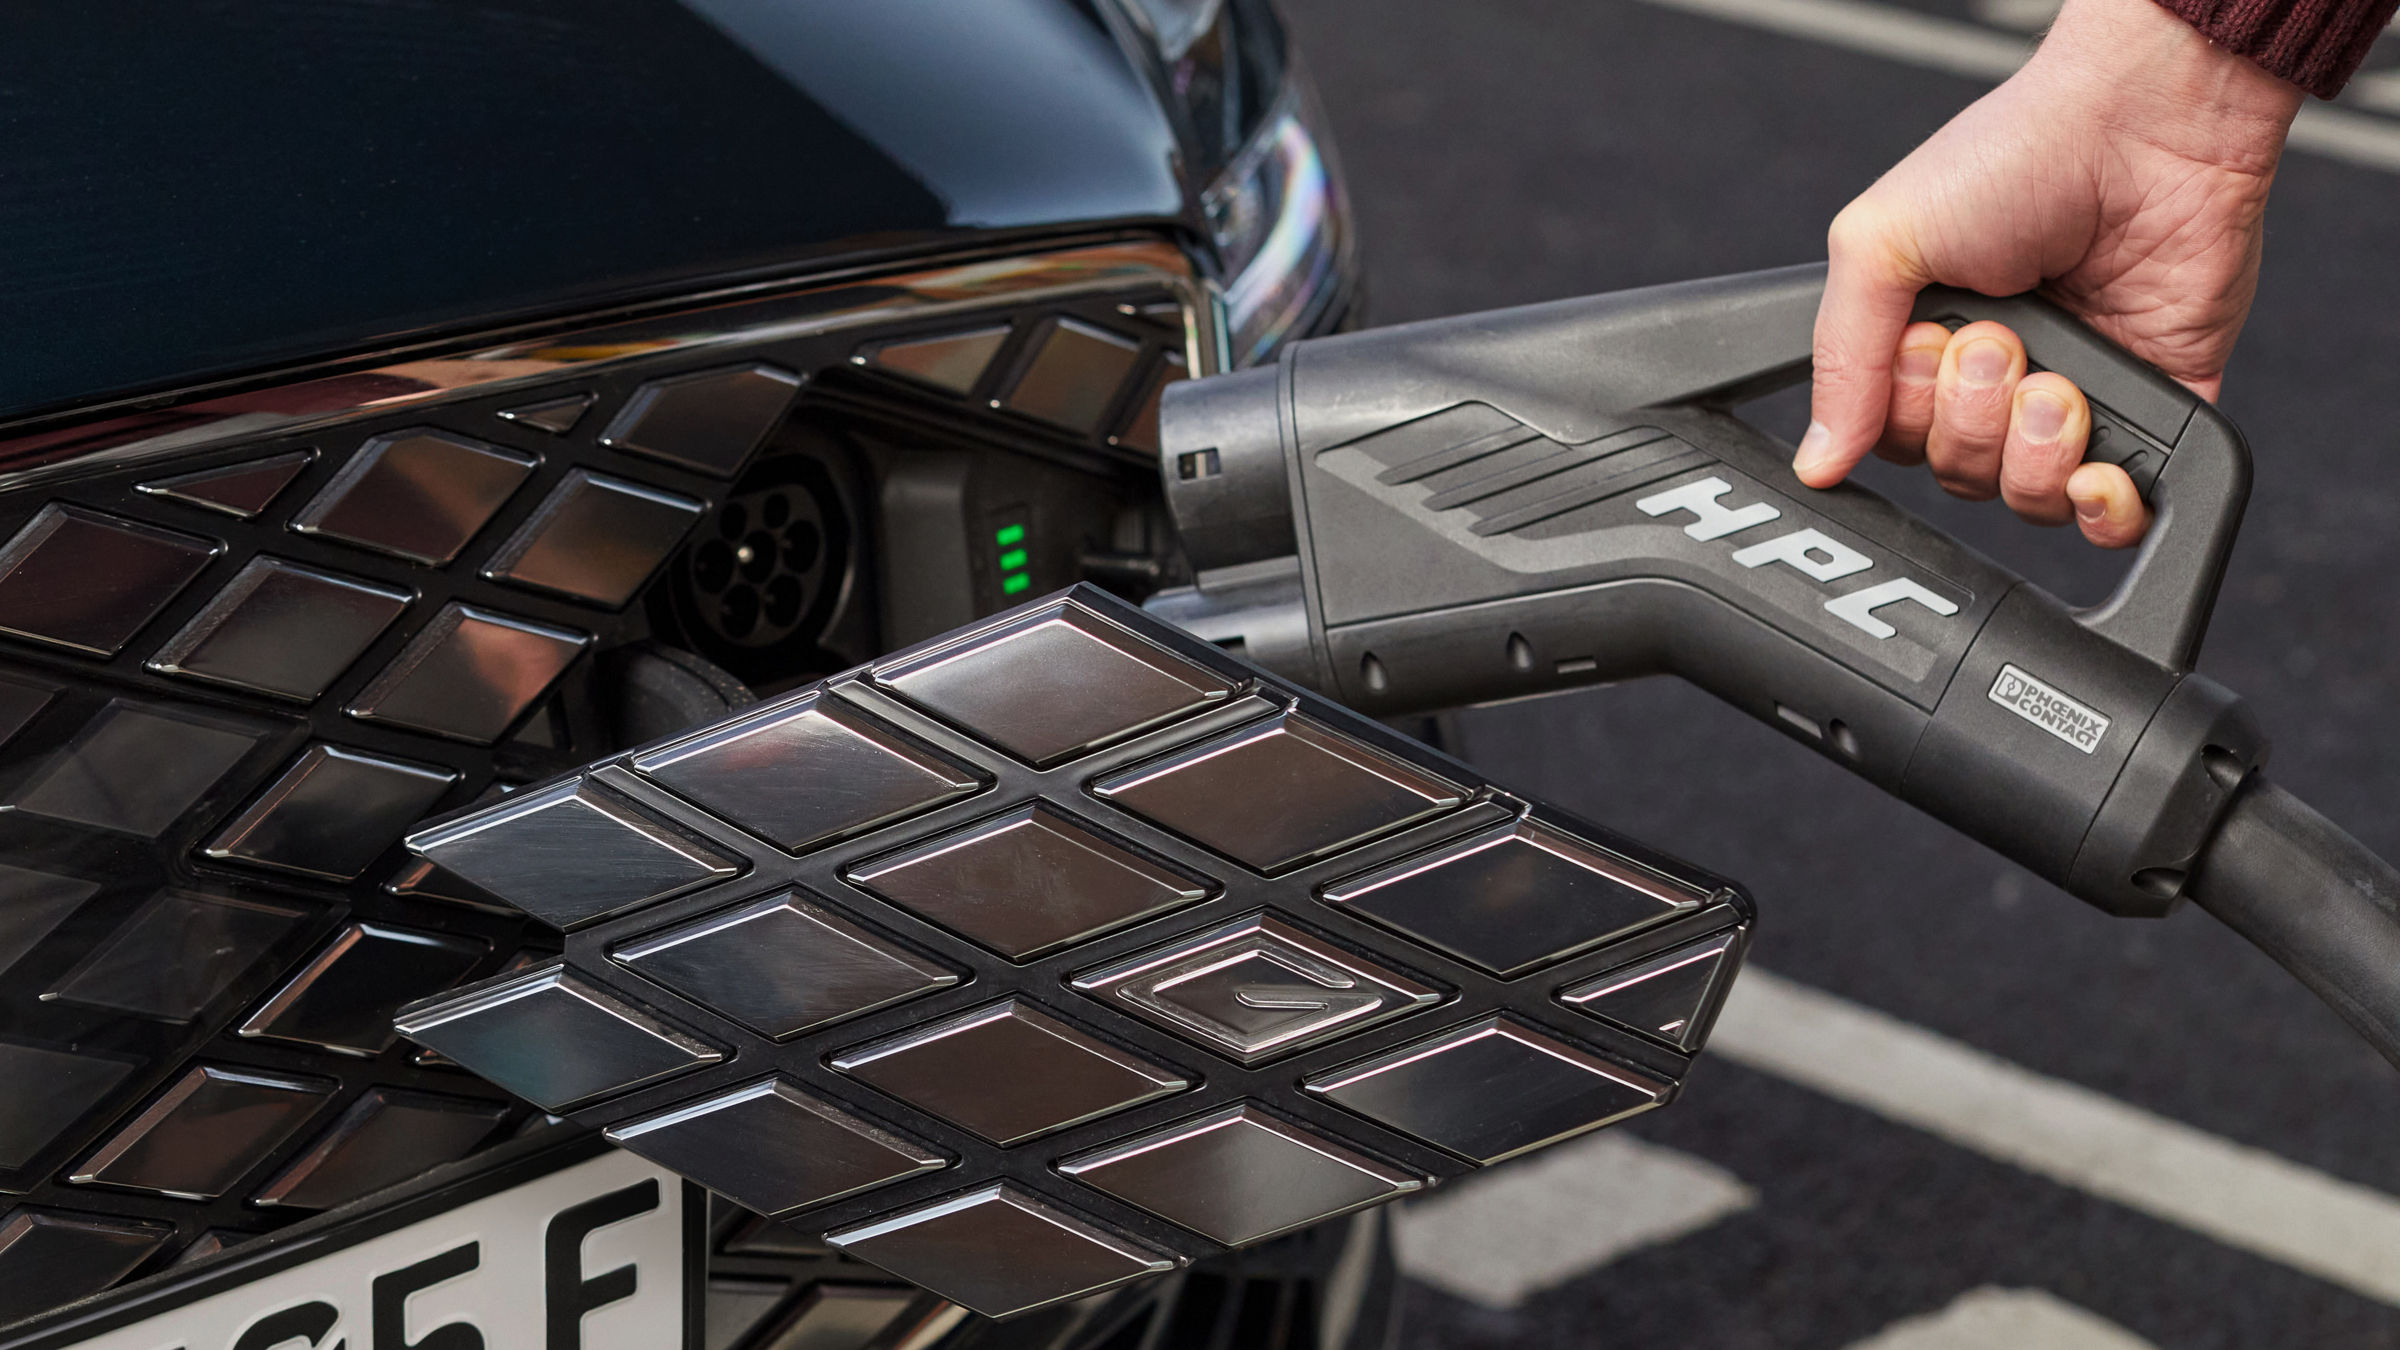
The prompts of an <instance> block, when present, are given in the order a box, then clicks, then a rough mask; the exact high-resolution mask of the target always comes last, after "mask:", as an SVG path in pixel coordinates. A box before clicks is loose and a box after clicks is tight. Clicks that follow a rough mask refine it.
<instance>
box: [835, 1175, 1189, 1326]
mask: <svg viewBox="0 0 2400 1350" xmlns="http://www.w3.org/2000/svg"><path fill="white" fill-rule="evenodd" d="M825 1236H826V1241H828V1242H831V1243H833V1244H834V1245H835V1246H836V1247H839V1248H841V1249H842V1251H844V1252H845V1253H847V1254H849V1255H851V1256H855V1257H857V1258H859V1259H860V1260H863V1261H871V1262H873V1263H874V1264H876V1265H878V1266H881V1267H883V1268H884V1269H885V1270H888V1271H890V1272H891V1273H893V1274H894V1275H897V1276H899V1277H900V1278H901V1279H904V1280H907V1281H910V1282H911V1283H914V1284H920V1285H923V1286H924V1287H926V1288H927V1289H930V1290H932V1291H933V1292H934V1293H936V1294H939V1295H941V1296H942V1297H943V1298H946V1299H948V1300H950V1301H951V1302H953V1303H961V1304H964V1305H966V1306H967V1307H968V1308H970V1309H972V1310H974V1311H976V1312H979V1313H982V1314H983V1315H984V1316H986V1317H1006V1316H1009V1315H1010V1314H1012V1313H1020V1312H1027V1311H1030V1310H1032V1309H1034V1308H1039V1307H1043V1306H1046V1305H1048V1304H1052V1303H1058V1302H1062V1301H1064V1300H1066V1299H1070V1298H1078V1297H1082V1296H1084V1295H1088V1294H1096V1293H1099V1292H1100V1291H1102V1290H1104V1289H1112V1288H1115V1287H1116V1286H1117V1285H1120V1284H1123V1283H1125V1282H1127V1281H1128V1280H1137V1279H1140V1278H1141V1277H1142V1276H1144V1275H1156V1274H1159V1273H1161V1272H1163V1271H1168V1270H1172V1269H1174V1268H1175V1266H1176V1264H1177V1262H1176V1261H1175V1259H1174V1258H1173V1257H1171V1256H1168V1255H1167V1254H1166V1253H1164V1252H1160V1251H1158V1250H1156V1249H1154V1248H1152V1247H1150V1246H1149V1245H1147V1244H1145V1243H1143V1242H1141V1241H1140V1240H1139V1239H1136V1238H1134V1237H1132V1236H1130V1235H1128V1234H1124V1233H1118V1232H1113V1231H1111V1230H1109V1229H1106V1228H1103V1227H1101V1226H1100V1225H1099V1224H1096V1223H1094V1222H1092V1221H1091V1220H1089V1219H1085V1218H1081V1217H1079V1216H1076V1215H1071V1214H1068V1213H1066V1212H1065V1211H1064V1210H1061V1209H1059V1208H1057V1207H1056V1206H1054V1205H1052V1204H1051V1203H1050V1202H1048V1201H1045V1200H1042V1199H1039V1198H1036V1197H1035V1196H1034V1195H1032V1194H1031V1193H1029V1192H1027V1191H1024V1190H1021V1189H1019V1188H1018V1187H1015V1186H1011V1185H999V1186H986V1187H983V1188H982V1189H980V1190H975V1191H970V1192H968V1193H967V1194H965V1195H961V1196H957V1197H955V1198H952V1199H949V1200H941V1201H936V1202H935V1203H933V1204H930V1205H923V1206H919V1207H918V1208H915V1209H911V1210H907V1211H904V1212H902V1213H899V1214H893V1215H887V1216H885V1217H884V1218H881V1219H877V1220H873V1221H871V1222H868V1223H864V1224H860V1225H858V1226H857V1227H854V1228H851V1229H848V1230H845V1231H843V1232H839V1233H828V1234H826V1235H825Z"/></svg>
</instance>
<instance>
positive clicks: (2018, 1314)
mask: <svg viewBox="0 0 2400 1350" xmlns="http://www.w3.org/2000/svg"><path fill="white" fill-rule="evenodd" d="M2036 1347H2039V1350H2158V1347H2157V1346H2155V1345H2152V1344H2151V1343H2150V1342H2148V1341H2145V1340H2143V1339H2142V1338H2141V1337H2139V1336H2136V1335H2134V1334H2133V1333H2132V1332H2130V1331H2127V1330H2126V1329H2125V1328H2123V1327H2121V1326H2118V1325H2117V1324H2116V1323H2114V1322H2111V1321H2109V1320H2108V1319H2107V1318H2105V1317H2101V1316H2099V1315H2097V1314H2095V1313H2090V1312H2086V1311H2084V1310H2083V1309H2081V1308H2078V1307H2076V1306H2075V1305H2074V1304H2072V1303H2069V1302H2067V1301H2066V1300H2065V1299H2062V1298H2059V1297H2057V1296H2056V1295H2054V1294H2045V1293H2043V1292H2042V1291H2041V1290H2039V1289H2000V1288H1996V1287H1992V1286H1986V1287H1984V1288H1982V1289H1970V1290H1968V1291H1967V1292H1966V1293H1963V1294H1961V1295H1959V1296H1958V1298H1957V1299H1955V1300H1954V1301H1952V1303H1951V1304H1950V1306H1949V1307H1946V1308H1944V1309H1942V1310H1941V1311H1940V1312H1935V1313H1927V1314H1926V1315H1924V1316H1923V1317H1911V1318H1909V1319H1908V1320H1907V1321H1905V1322H1894V1323H1893V1324H1891V1325H1890V1326H1888V1327H1885V1328H1884V1329H1883V1330H1881V1331H1879V1332H1877V1333H1875V1334H1874V1335H1872V1336H1869V1337H1868V1338H1866V1339H1865V1340H1863V1341H1859V1342H1857V1343H1856V1344H1853V1345H1852V1346H1851V1347H1850V1350H2035V1348H2036Z"/></svg>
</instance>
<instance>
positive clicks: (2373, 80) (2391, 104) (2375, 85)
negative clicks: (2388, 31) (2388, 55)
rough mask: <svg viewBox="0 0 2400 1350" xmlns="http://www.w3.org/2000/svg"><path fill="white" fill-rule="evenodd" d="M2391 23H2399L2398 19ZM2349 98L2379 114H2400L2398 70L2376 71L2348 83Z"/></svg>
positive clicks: (2399, 78) (2399, 76)
mask: <svg viewBox="0 0 2400 1350" xmlns="http://www.w3.org/2000/svg"><path fill="white" fill-rule="evenodd" d="M2393 22H2395V23H2400V19H2396V20H2394V21H2393ZM2350 97H2352V98H2354V99H2356V100H2358V101H2359V103H2361V104H2363V105H2364V106H2366V107H2369V108H2373V109H2374V110H2375V111H2377V112H2381V113H2400V70H2378V71H2373V72H2370V73H2368V74H2364V75H2360V76H2358V77H2357V78H2355V79H2353V80H2351V81H2350Z"/></svg>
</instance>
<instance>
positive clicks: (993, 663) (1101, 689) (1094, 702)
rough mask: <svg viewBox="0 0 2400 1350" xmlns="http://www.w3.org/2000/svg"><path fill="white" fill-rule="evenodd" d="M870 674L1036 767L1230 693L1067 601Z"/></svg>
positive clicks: (1210, 674)
mask: <svg viewBox="0 0 2400 1350" xmlns="http://www.w3.org/2000/svg"><path fill="white" fill-rule="evenodd" d="M875 679H876V682H877V683H879V684H882V685H884V686H885V687H886V688H889V689H891V690H893V691H894V692H896V693H898V694H899V695H900V696H901V697H903V698H905V699H907V700H908V701H909V702H911V703H914V704H916V705H917V706H919V707H921V708H924V709H926V710H928V711H930V712H933V713H935V714H936V715H938V716H940V717H942V718H944V719H946V720H948V721H951V722H955V723H957V724H959V725H960V726H963V727H968V728H971V729H973V731H974V732H975V734H976V735H977V736H980V737H982V738H983V739H986V740H989V741H992V742H993V743H995V744H997V745H999V746H1000V747H1001V748H1002V749H1004V750H1006V751H1008V752H1009V753H1010V754H1012V755H1015V756H1017V757H1018V758H1019V759H1023V760H1027V761H1029V762H1031V763H1034V764H1039V765H1048V764H1056V763H1060V762H1062V761H1064V760H1066V759H1069V758H1071V757H1073V756H1075V755H1078V754H1081V753H1083V752H1085V751H1088V750H1093V749H1097V748H1098V747H1100V746H1102V745H1106V744H1108V743H1109V742H1111V741H1116V740H1122V739H1123V738H1125V737H1127V736H1130V735H1132V734H1133V733H1135V732H1137V731H1142V730H1145V729H1147V728H1150V727H1153V726H1157V725H1159V724H1160V723H1162V722H1166V721H1168V720H1170V719H1172V718H1175V717H1178V716H1181V715H1183V714H1185V713H1189V712H1193V711H1196V710H1198V709H1200V708H1203V707H1206V706H1208V705H1210V704H1213V703H1218V702H1221V701H1223V700H1224V699H1226V698H1228V697H1229V696H1231V694H1232V693H1233V684H1232V682H1231V681H1229V680H1227V679H1225V677H1223V676H1221V675H1219V674H1217V673H1216V672H1214V671H1212V670H1208V669H1206V668H1204V667H1202V666H1199V665H1197V664H1195V663H1193V662H1191V661H1187V660H1185V659H1184V658H1183V657H1181V656H1178V655H1176V654H1175V653H1173V652H1170V651H1168V650H1166V649H1165V648H1163V647H1160V646H1158V645H1156V644H1154V643H1152V642H1149V641H1147V640H1145V639H1143V638H1138V637H1135V636H1134V635H1133V634H1131V633H1128V632H1126V631H1125V629H1124V628H1123V627H1122V626H1120V625H1118V624H1116V623H1113V622H1111V621H1109V620H1108V619H1106V618H1104V617H1102V616H1101V615H1100V614H1098V613H1096V612H1095V611H1093V610H1092V609H1091V607H1090V606H1088V605H1084V604H1080V603H1078V602H1076V601H1074V600H1061V601H1058V602H1056V603H1054V604H1051V605H1048V606H1045V607H1044V608H1042V609H1039V610H1035V611H1033V612H1031V613H1026V614H1015V615H1010V616H1008V617H1006V618H1005V619H1003V620H1002V621H1000V622H999V623H997V624H995V625H994V626H993V627H991V628H989V629H987V630H984V631H980V632H976V633H974V634H972V635H970V636H968V637H966V638H963V639H961V640H959V641H957V642H954V643H947V644H944V645H943V646H941V647H938V648H935V649H934V650H932V651H928V652H925V653H922V654H919V655H914V656H910V657H907V658H905V659H903V660H900V661H896V662H892V663H890V664H887V665H881V666H878V667H876V670H875ZM1032 691H1039V692H1038V693H1037V692H1032Z"/></svg>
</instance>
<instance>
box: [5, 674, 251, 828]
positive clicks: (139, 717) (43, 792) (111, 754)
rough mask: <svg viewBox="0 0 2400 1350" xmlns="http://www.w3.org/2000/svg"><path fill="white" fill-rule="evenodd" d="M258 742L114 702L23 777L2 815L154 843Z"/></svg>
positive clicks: (239, 726)
mask: <svg viewBox="0 0 2400 1350" xmlns="http://www.w3.org/2000/svg"><path fill="white" fill-rule="evenodd" d="M258 739H259V732H258V731H257V730H255V729H254V728H252V727H251V726H249V725H247V724H243V723H236V722H231V721H228V720H224V719H220V718H217V717H213V716H211V715H209V714H206V713H201V712H197V711H194V710H191V709H185V708H167V707H162V706H160V705H157V704H150V703H134V702H131V701H128V700H124V699H119V700H118V701H116V702H114V703H111V704H109V705H108V706H107V707H106V708H103V709H101V711H100V714H99V716H97V717H94V718H93V719H92V720H91V722H90V724H88V725H87V726H85V727H84V729H83V730H82V731H81V732H78V733H77V734H76V736H75V739H73V740H71V741H69V742H68V743H67V744H66V746H65V747H64V748H63V749H61V750H59V751H58V752H57V753H56V754H54V755H52V756H51V757H50V758H49V759H48V760H46V761H44V762H43V763H42V765H41V766H40V767H39V768H36V769H35V770H34V771H33V772H32V773H31V774H30V775H28V776H27V777H26V779H25V781H24V782H23V783H22V784H20V785H19V786H18V787H17V790H16V791H15V792H13V793H11V794H9V797H8V800H7V801H6V802H0V810H10V811H23V812H25V813H26V814H27V815H34V816H44V817H47V818H49V819H52V820H64V821H69V822H72V823H74V824H77V825H89V826H92V827H93V828H95V829H102V830H117V831H121V832H123V833H126V834H136V835H141V836H143V837H144V838H155V837H157V836H158V835H159V834H161V833H163V832H164V831H165V830H166V828H167V827H168V826H170V825H173V824H174V823H175V821H176V818H177V817H179V816H181V815H182V814H183V813H184V812H185V811H186V810H188V809H190V808H191V806H192V804H193V803H194V802H197V801H198V800H200V796H201V794H202V793H205V792H207V791H208V790H209V789H210V788H212V787H214V786H216V783H217V780H218V779H220V778H223V777H224V776H225V772H226V770H228V769H231V768H232V767H233V766H234V765H235V764H236V763H238V762H240V760H241V758H242V756H244V755H246V754H248V753H250V749H251V747H252V746H254V745H256V744H257V743H258Z"/></svg>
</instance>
